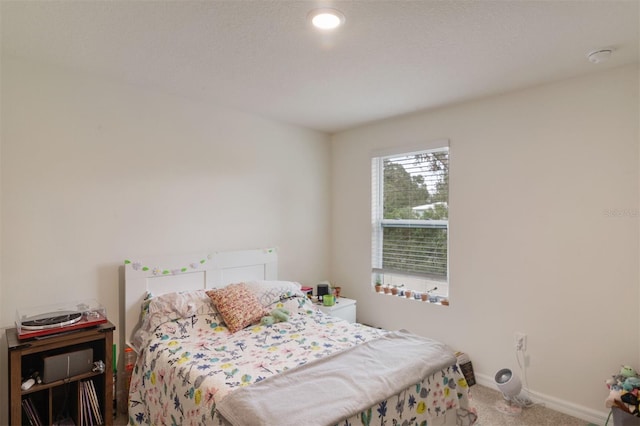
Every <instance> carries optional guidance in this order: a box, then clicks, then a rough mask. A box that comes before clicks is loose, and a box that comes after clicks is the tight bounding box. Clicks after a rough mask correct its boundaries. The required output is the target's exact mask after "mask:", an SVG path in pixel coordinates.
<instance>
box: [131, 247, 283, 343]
mask: <svg viewBox="0 0 640 426" xmlns="http://www.w3.org/2000/svg"><path fill="white" fill-rule="evenodd" d="M124 271H125V272H124V281H125V298H124V304H125V327H124V328H125V335H124V337H125V343H126V344H128V345H130V342H131V337H132V335H133V332H134V330H135V329H136V327H137V326H138V321H139V320H140V305H141V304H142V301H143V300H144V297H145V296H146V295H147V292H150V293H152V294H153V295H154V296H158V295H160V294H164V293H170V292H174V291H189V290H197V289H208V288H220V287H224V286H225V285H227V284H230V283H234V282H240V281H249V280H275V279H277V278H278V255H277V251H276V249H274V248H269V249H259V250H242V251H230V252H219V253H211V254H194V255H179V256H164V257H159V258H145V259H132V260H127V261H125V269H124Z"/></svg>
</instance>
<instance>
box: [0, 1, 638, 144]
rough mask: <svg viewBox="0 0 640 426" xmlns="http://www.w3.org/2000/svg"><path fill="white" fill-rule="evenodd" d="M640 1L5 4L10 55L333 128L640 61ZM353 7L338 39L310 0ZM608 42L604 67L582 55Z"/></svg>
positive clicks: (0, 5) (0, 6)
mask: <svg viewBox="0 0 640 426" xmlns="http://www.w3.org/2000/svg"><path fill="white" fill-rule="evenodd" d="M639 4H640V2H639V1H637V0H628V1H617V0H603V1H580V0H574V1H481V0H470V1H427V0H425V1H399V0H395V1H382V0H380V1H373V0H366V1H365V0H350V1H322V0H318V1H311V2H309V1H264V0H260V1H249V0H235V1H234V0H227V1H46V2H45V1H7V0H0V13H1V25H2V27H1V31H2V33H1V35H2V39H1V41H2V53H3V55H4V54H9V55H14V56H18V57H22V58H25V59H29V60H33V61H38V62H44V63H51V64H55V65H59V66H62V67H66V68H70V69H75V70H79V71H83V72H89V73H91V74H95V75H99V76H103V77H106V78H110V79H117V80H119V81H124V82H127V83H129V84H133V85H137V86H143V87H148V88H153V89H154V90H162V91H165V92H168V93H172V94H176V95H179V96H186V97H190V98H194V99H199V100H204V101H206V102H211V103H214V104H218V105H223V106H226V107H233V108H237V109H240V110H243V111H247V112H251V113H256V114H259V115H262V116H264V117H267V118H271V119H274V120H278V121H281V122H286V123H291V124H296V125H300V126H304V127H307V128H311V129H317V130H321V131H325V132H336V131H340V130H344V129H348V128H351V127H355V126H358V125H362V124H364V123H367V122H370V121H374V120H379V119H382V118H386V117H392V116H397V115H402V114H406V113H410V112H414V111H418V110H424V109H429V108H435V107H439V106H443V105H447V104H451V103H455V102H460V101H465V100H469V99H474V98H478V97H482V96H486V95H490V94H495V93H503V92H506V91H510V90H514V89H519V88H524V87H530V86H534V85H537V84H540V83H543V82H549V81H553V80H558V79H563V78H567V77H572V76H576V75H582V74H586V73H590V72H595V71H599V70H602V69H606V68H612V67H617V66H621V65H624V64H630V63H638V56H639V40H638V39H639V34H638V27H639V21H640V12H639ZM319 6H333V7H336V8H338V9H340V10H341V11H342V12H343V13H344V14H345V16H346V22H345V26H344V27H342V28H341V29H340V30H339V31H338V32H337V33H335V34H332V35H327V34H323V33H321V32H319V31H317V30H314V29H312V28H310V27H309V25H308V22H307V14H308V13H309V11H310V10H311V9H313V8H314V7H319ZM603 47H610V48H614V49H615V52H614V55H613V56H612V58H611V60H610V61H609V62H607V63H603V64H598V65H594V64H592V63H590V62H588V61H587V59H586V54H587V53H588V52H589V51H591V50H594V49H598V48H603Z"/></svg>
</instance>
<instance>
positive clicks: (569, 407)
mask: <svg viewBox="0 0 640 426" xmlns="http://www.w3.org/2000/svg"><path fill="white" fill-rule="evenodd" d="M475 376H476V382H477V383H478V384H479V385H482V386H485V387H488V388H491V389H495V390H498V386H497V385H496V382H495V381H494V379H493V377H490V376H487V375H484V374H478V373H475ZM471 389H473V387H472V388H471ZM525 390H526V391H527V393H528V394H529V397H530V398H531V400H532V401H533V402H535V403H537V404H544V406H545V407H547V408H550V409H552V410H555V411H559V412H560V413H564V414H568V415H570V416H573V417H577V418H579V419H582V420H584V421H587V422H590V423H594V424H596V425H604V424H605V422H606V421H607V417H608V416H609V413H608V412H606V411H598V410H593V409H591V408H588V407H584V406H582V405H578V404H574V403H572V402H569V401H565V400H562V399H559V398H555V397H552V396H549V395H545V394H542V393H539V392H535V391H532V390H529V389H525ZM602 404H603V405H604V400H603V401H602Z"/></svg>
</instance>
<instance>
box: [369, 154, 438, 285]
mask: <svg viewBox="0 0 640 426" xmlns="http://www.w3.org/2000/svg"><path fill="white" fill-rule="evenodd" d="M371 176H372V203H371V205H372V270H373V272H374V273H375V274H380V273H382V274H389V273H391V274H401V275H411V276H421V277H425V278H430V279H437V280H447V277H448V231H449V206H448V201H449V148H448V147H442V148H438V149H432V150H425V151H417V152H411V153H408V154H396V155H387V156H379V157H374V158H373V159H372V174H371Z"/></svg>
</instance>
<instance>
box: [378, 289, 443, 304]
mask: <svg viewBox="0 0 640 426" xmlns="http://www.w3.org/2000/svg"><path fill="white" fill-rule="evenodd" d="M376 294H379V295H381V296H389V297H395V298H398V299H405V300H409V301H413V302H422V303H428V304H430V305H441V306H449V299H448V298H446V297H442V296H430V297H429V296H427V295H425V294H422V295H420V294H418V295H417V297H416V295H414V294H412V295H410V296H407V295H406V294H404V293H400V292H398V293H397V294H393V293H391V292H385V291H384V290H382V289H381V290H379V291H376ZM425 296H427V297H425Z"/></svg>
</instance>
